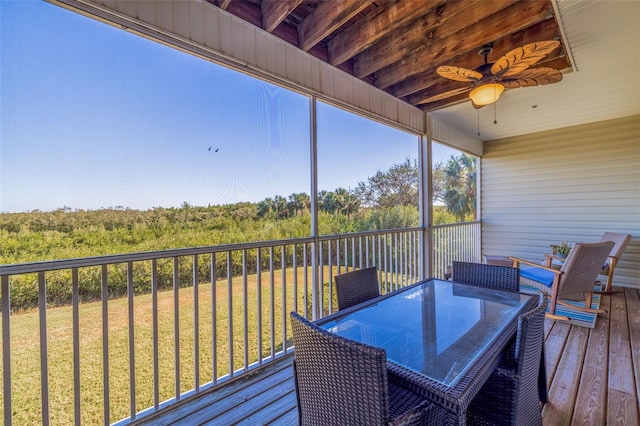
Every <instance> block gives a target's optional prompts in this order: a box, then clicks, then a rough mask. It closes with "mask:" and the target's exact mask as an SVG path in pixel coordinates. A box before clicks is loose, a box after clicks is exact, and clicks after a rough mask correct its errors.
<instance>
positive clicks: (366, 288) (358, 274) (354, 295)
mask: <svg viewBox="0 0 640 426" xmlns="http://www.w3.org/2000/svg"><path fill="white" fill-rule="evenodd" d="M335 282H336V295H337V296H338V309H339V310H342V309H346V308H348V307H350V306H353V305H357V304H358V303H361V302H364V301H365V300H369V299H371V298H373V297H377V296H379V295H380V289H379V288H378V271H377V269H376V267H375V266H372V267H370V268H363V269H357V270H355V271H351V272H346V273H344V274H341V275H336V276H335Z"/></svg>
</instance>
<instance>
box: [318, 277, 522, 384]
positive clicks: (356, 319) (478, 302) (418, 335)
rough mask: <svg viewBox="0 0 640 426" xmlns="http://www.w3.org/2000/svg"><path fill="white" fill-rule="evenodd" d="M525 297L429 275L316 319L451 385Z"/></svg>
mask: <svg viewBox="0 0 640 426" xmlns="http://www.w3.org/2000/svg"><path fill="white" fill-rule="evenodd" d="M530 298H531V295H527V294H520V293H507V292H502V291H496V290H491V289H485V288H480V287H472V286H468V285H464V284H457V283H452V282H450V281H440V280H429V281H425V282H423V283H419V284H416V285H414V286H411V287H408V288H406V289H403V290H399V291H397V292H394V293H392V294H390V295H387V296H384V297H381V298H379V299H375V300H374V301H370V302H365V303H363V304H361V305H359V306H358V307H357V308H356V307H354V308H352V309H348V310H346V311H344V312H339V313H337V314H335V315H332V316H331V317H328V318H327V319H326V321H319V325H320V326H321V327H322V328H324V329H326V330H329V331H331V332H333V333H336V334H339V335H341V336H344V337H347V338H349V339H352V340H356V341H360V342H363V343H366V344H369V345H372V346H377V347H381V348H384V349H385V350H386V352H387V358H388V359H389V360H391V361H393V362H395V363H398V364H400V365H402V366H404V367H406V368H409V369H411V370H413V371H416V372H418V373H421V374H424V375H426V376H427V377H429V378H431V379H433V380H435V381H437V382H439V383H443V384H445V385H451V384H452V383H454V382H455V380H456V378H458V377H459V376H460V375H461V374H462V372H463V371H465V370H466V369H467V368H468V367H469V366H470V365H471V363H472V362H473V361H474V360H475V359H476V358H477V357H478V356H479V355H480V354H481V353H482V352H483V351H484V350H485V349H486V348H487V347H488V346H489V345H491V343H492V342H493V341H494V339H495V338H496V337H497V336H498V335H499V334H500V333H501V332H502V331H503V329H504V327H506V325H507V324H509V323H510V322H511V321H514V320H515V319H516V318H517V316H518V314H519V313H520V311H521V310H522V308H523V306H525V305H526V304H527V302H528V301H529V300H530Z"/></svg>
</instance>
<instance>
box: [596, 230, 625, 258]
mask: <svg viewBox="0 0 640 426" xmlns="http://www.w3.org/2000/svg"><path fill="white" fill-rule="evenodd" d="M600 241H613V243H614V244H615V245H614V246H613V248H612V249H611V252H610V253H609V256H611V257H615V258H618V259H619V258H620V256H622V253H624V250H625V249H626V248H627V245H628V244H629V242H630V241H631V235H629V234H619V233H616V232H605V233H604V235H603V236H602V238H601V239H600Z"/></svg>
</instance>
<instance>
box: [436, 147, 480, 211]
mask: <svg viewBox="0 0 640 426" xmlns="http://www.w3.org/2000/svg"><path fill="white" fill-rule="evenodd" d="M444 175H445V182H444V187H445V189H444V196H443V201H444V205H445V207H446V209H447V210H448V211H449V212H450V213H451V214H453V215H454V216H455V217H456V218H457V220H458V221H459V222H464V220H465V217H466V216H468V215H470V214H473V216H474V219H475V215H476V190H477V185H476V175H477V171H476V159H475V157H473V156H472V155H469V154H461V155H460V156H458V157H454V156H453V155H452V156H451V158H450V159H449V161H448V163H447V165H446V167H445V168H444Z"/></svg>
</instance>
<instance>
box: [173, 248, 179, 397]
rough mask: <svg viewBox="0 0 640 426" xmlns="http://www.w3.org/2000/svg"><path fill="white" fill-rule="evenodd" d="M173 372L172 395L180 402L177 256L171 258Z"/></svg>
mask: <svg viewBox="0 0 640 426" xmlns="http://www.w3.org/2000/svg"><path fill="white" fill-rule="evenodd" d="M173 353H174V355H173V356H174V359H173V369H174V370H173V371H174V385H175V389H174V395H175V398H176V401H180V271H179V268H178V256H174V258H173Z"/></svg>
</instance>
